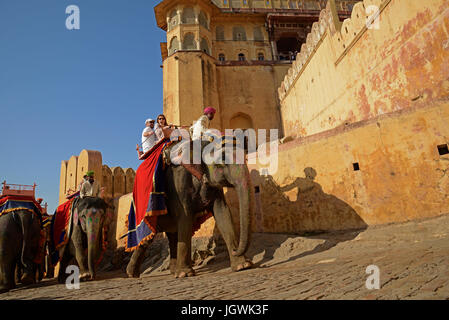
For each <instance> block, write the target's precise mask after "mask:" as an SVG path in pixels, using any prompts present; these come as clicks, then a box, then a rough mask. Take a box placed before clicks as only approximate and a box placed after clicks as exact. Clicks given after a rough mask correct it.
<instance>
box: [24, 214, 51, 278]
mask: <svg viewBox="0 0 449 320" xmlns="http://www.w3.org/2000/svg"><path fill="white" fill-rule="evenodd" d="M50 221H51V216H49V215H48V214H43V215H42V224H43V228H42V232H43V233H42V235H41V236H43V237H45V242H44V243H43V245H42V246H40V247H39V250H41V251H40V253H39V261H35V263H36V265H35V266H36V275H35V281H36V282H40V281H42V279H43V278H44V277H46V278H53V276H54V267H53V265H52V264H51V261H50V252H49V242H50V227H51V223H50ZM41 241H44V240H43V239H41ZM22 274H23V268H22V267H21V265H20V264H18V265H17V266H16V283H18V282H21V280H20V279H21V276H22Z"/></svg>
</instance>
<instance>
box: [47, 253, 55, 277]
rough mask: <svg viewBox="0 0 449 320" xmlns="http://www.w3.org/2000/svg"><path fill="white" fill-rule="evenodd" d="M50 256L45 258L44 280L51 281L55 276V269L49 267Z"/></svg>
mask: <svg viewBox="0 0 449 320" xmlns="http://www.w3.org/2000/svg"><path fill="white" fill-rule="evenodd" d="M50 260H51V259H50V255H49V254H47V255H46V256H45V278H47V279H51V278H53V277H54V276H55V268H54V267H53V266H52V265H51V261H50Z"/></svg>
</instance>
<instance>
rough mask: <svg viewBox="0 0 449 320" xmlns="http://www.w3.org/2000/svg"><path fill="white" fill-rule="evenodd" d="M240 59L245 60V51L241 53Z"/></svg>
mask: <svg viewBox="0 0 449 320" xmlns="http://www.w3.org/2000/svg"><path fill="white" fill-rule="evenodd" d="M239 61H245V55H244V54H243V53H239Z"/></svg>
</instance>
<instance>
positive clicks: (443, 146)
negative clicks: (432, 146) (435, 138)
mask: <svg viewBox="0 0 449 320" xmlns="http://www.w3.org/2000/svg"><path fill="white" fill-rule="evenodd" d="M438 153H439V154H440V156H444V155H445V154H449V148H448V146H447V144H441V145H439V146H438Z"/></svg>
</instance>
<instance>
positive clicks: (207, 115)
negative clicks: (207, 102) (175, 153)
mask: <svg viewBox="0 0 449 320" xmlns="http://www.w3.org/2000/svg"><path fill="white" fill-rule="evenodd" d="M216 112H217V110H215V109H214V108H212V107H207V108H205V109H204V111H203V115H202V116H201V117H200V118H199V119H198V120H197V121H196V122H195V123H194V124H193V126H191V127H190V135H191V136H192V140H198V139H201V136H202V135H203V133H204V132H206V130H207V129H209V126H210V122H211V121H212V120H213V119H214V116H215V113H216Z"/></svg>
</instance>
